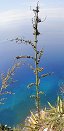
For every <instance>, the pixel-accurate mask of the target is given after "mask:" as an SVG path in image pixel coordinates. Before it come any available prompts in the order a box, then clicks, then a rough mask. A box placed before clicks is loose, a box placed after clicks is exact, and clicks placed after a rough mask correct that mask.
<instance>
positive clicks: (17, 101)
mask: <svg viewBox="0 0 64 131" xmlns="http://www.w3.org/2000/svg"><path fill="white" fill-rule="evenodd" d="M63 27H64V20H63V19H61V20H58V19H47V20H46V21H45V22H44V23H42V24H41V25H40V26H39V30H40V32H41V35H40V36H39V37H38V49H39V50H40V49H41V48H42V47H43V48H44V54H43V56H42V58H41V61H40V67H43V68H44V71H43V73H48V72H54V74H53V75H52V76H48V77H46V78H43V79H41V84H40V88H41V90H42V91H44V95H43V96H41V108H42V107H45V106H48V104H47V102H48V101H49V102H51V103H52V104H53V105H54V104H55V101H56V98H57V96H58V95H59V88H60V84H61V83H62V82H64V29H63ZM32 33H33V29H32V23H31V20H30V21H28V20H27V22H26V21H24V23H21V22H19V21H17V22H16V23H15V22H14V23H8V24H7V25H6V26H0V73H4V74H6V72H7V71H8V69H9V68H10V69H11V67H12V66H13V65H14V62H17V60H16V59H15V58H16V56H18V55H26V54H27V55H33V56H34V52H33V49H32V48H31V46H29V45H28V46H27V45H24V44H17V43H15V42H10V39H13V38H16V37H23V38H25V39H27V40H28V39H29V40H32V41H33V39H34V38H33V35H32ZM22 61H25V65H21V67H20V68H18V69H16V71H15V74H14V76H13V78H14V80H17V81H16V82H15V83H14V84H11V85H10V86H9V87H8V90H11V91H12V92H15V95H7V96H6V97H7V98H8V99H7V100H6V101H5V104H4V105H0V123H2V124H7V125H10V126H15V125H17V124H18V123H20V122H21V123H22V122H23V121H24V120H25V118H26V117H27V116H29V115H30V110H32V111H34V110H35V101H34V100H32V99H30V95H32V94H34V93H35V88H31V89H28V88H27V85H28V84H29V83H32V82H34V81H35V75H34V73H33V72H32V70H31V69H30V68H29V67H28V63H30V64H32V65H33V66H34V63H33V61H32V60H27V59H25V60H22ZM0 81H1V79H0ZM0 85H1V82H0Z"/></svg>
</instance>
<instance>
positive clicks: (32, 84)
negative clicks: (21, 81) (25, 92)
mask: <svg viewBox="0 0 64 131" xmlns="http://www.w3.org/2000/svg"><path fill="white" fill-rule="evenodd" d="M35 85H36V83H30V84H29V85H28V86H27V87H28V88H31V87H32V86H35Z"/></svg>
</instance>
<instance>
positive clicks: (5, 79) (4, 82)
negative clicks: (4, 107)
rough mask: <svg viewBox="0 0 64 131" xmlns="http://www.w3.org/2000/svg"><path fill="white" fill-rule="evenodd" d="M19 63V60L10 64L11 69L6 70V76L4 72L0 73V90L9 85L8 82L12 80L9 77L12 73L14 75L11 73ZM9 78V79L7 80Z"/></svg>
mask: <svg viewBox="0 0 64 131" xmlns="http://www.w3.org/2000/svg"><path fill="white" fill-rule="evenodd" d="M20 65H21V63H20V62H19V63H16V64H14V66H12V68H11V70H10V69H9V70H8V72H7V74H6V76H5V75H4V74H1V79H2V86H1V91H2V90H3V89H6V88H7V87H8V86H9V84H10V83H13V82H14V81H13V79H12V78H11V77H12V75H14V74H13V73H14V71H15V69H16V68H18V67H20ZM9 80H11V81H10V82H9Z"/></svg>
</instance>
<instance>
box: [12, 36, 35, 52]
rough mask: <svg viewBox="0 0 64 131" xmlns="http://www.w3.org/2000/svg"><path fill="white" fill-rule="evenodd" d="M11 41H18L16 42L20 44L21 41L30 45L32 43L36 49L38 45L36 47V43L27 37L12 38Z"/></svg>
mask: <svg viewBox="0 0 64 131" xmlns="http://www.w3.org/2000/svg"><path fill="white" fill-rule="evenodd" d="M10 41H16V43H19V44H21V43H23V44H26V45H27V44H29V45H31V46H32V48H33V49H34V50H36V47H35V45H34V44H33V43H32V42H31V40H25V39H23V38H18V37H17V38H16V39H12V40H10Z"/></svg>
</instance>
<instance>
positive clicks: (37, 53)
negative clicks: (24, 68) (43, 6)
mask: <svg viewBox="0 0 64 131" xmlns="http://www.w3.org/2000/svg"><path fill="white" fill-rule="evenodd" d="M33 11H34V14H35V16H34V19H33V21H32V22H33V29H34V33H33V35H34V42H32V41H31V40H25V39H23V38H18V37H17V38H16V39H12V40H11V41H14V40H15V41H16V43H18V42H20V43H24V44H29V45H31V46H32V48H33V50H34V56H28V55H27V56H16V59H20V58H27V59H32V60H33V61H34V63H35V67H33V66H32V65H29V66H30V68H31V69H32V70H33V72H34V74H35V78H36V80H35V82H34V83H30V84H29V85H28V87H29V88H31V87H32V86H35V87H36V94H35V95H32V96H31V97H32V98H35V100H36V108H37V114H38V121H40V95H41V94H43V93H44V92H42V91H40V79H41V78H43V77H46V76H48V75H51V74H52V73H46V74H42V75H40V72H42V71H43V70H44V69H43V67H39V63H40V59H41V57H42V55H43V52H44V50H43V48H42V49H41V50H40V51H39V50H38V49H37V44H38V36H39V35H40V33H39V31H38V24H39V23H40V22H42V21H41V19H40V18H39V16H38V13H39V6H38V2H37V6H36V9H33Z"/></svg>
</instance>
